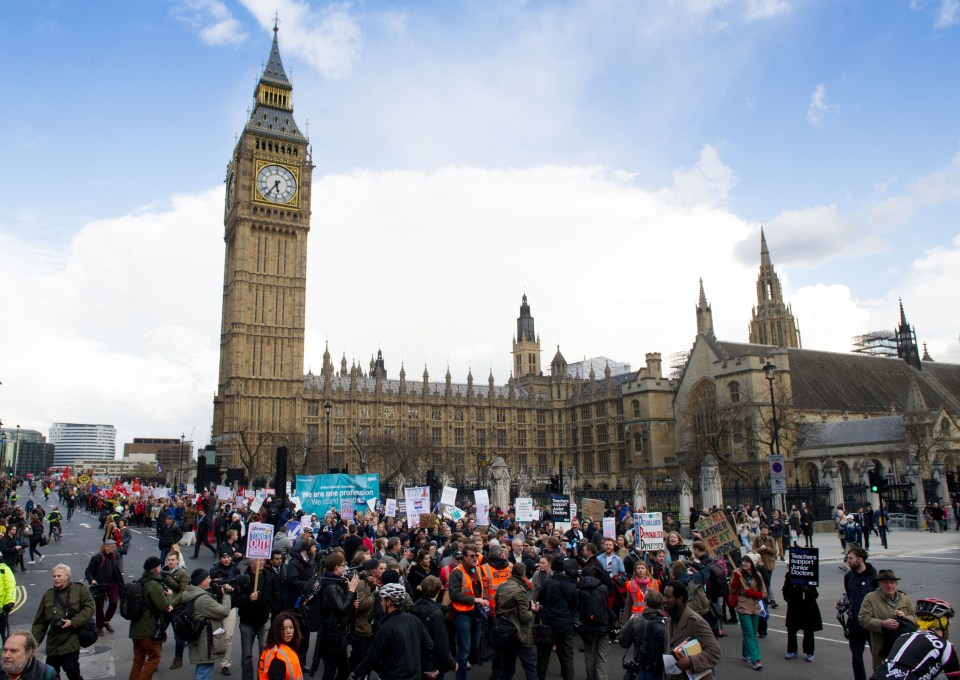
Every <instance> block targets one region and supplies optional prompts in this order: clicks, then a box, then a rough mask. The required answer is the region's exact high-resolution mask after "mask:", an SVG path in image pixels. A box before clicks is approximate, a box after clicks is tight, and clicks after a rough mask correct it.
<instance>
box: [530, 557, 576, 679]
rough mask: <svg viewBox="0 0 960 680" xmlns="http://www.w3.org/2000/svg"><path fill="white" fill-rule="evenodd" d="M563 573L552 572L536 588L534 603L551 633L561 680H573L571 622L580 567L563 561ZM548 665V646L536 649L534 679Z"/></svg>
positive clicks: (574, 612)
mask: <svg viewBox="0 0 960 680" xmlns="http://www.w3.org/2000/svg"><path fill="white" fill-rule="evenodd" d="M563 569H564V571H563V573H555V574H553V576H551V577H550V578H548V579H547V580H546V581H544V582H543V585H541V586H540V590H539V591H537V602H538V603H539V604H540V617H541V621H542V622H543V623H544V624H546V625H548V626H550V630H551V631H553V645H554V646H555V647H556V650H557V658H559V659H560V674H561V676H562V677H563V680H573V632H574V631H573V620H574V618H575V614H576V612H577V599H578V598H577V579H578V577H579V575H580V565H579V564H577V561H576V560H564V561H563ZM549 666H550V645H546V646H540V645H538V646H537V676H538V677H539V678H540V680H544V678H546V676H547V669H548V668H549Z"/></svg>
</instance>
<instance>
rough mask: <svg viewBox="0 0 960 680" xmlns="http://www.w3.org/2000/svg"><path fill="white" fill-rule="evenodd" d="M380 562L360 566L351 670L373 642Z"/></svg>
mask: <svg viewBox="0 0 960 680" xmlns="http://www.w3.org/2000/svg"><path fill="white" fill-rule="evenodd" d="M380 565H381V562H380V560H373V559H371V560H366V561H364V563H363V564H362V565H360V568H361V571H360V583H359V584H358V585H357V611H356V616H355V617H354V620H353V644H352V645H351V646H350V670H355V669H356V668H357V666H358V665H359V664H360V662H361V661H363V657H365V656H366V655H367V649H369V648H370V643H371V642H373V626H372V625H371V621H372V619H373V609H374V604H375V602H376V599H377V597H378V595H379V590H380V580H379V579H380Z"/></svg>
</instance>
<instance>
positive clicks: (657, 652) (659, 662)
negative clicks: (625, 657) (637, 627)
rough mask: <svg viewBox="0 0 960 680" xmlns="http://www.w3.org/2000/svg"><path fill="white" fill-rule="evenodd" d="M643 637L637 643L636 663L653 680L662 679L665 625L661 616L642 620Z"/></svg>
mask: <svg viewBox="0 0 960 680" xmlns="http://www.w3.org/2000/svg"><path fill="white" fill-rule="evenodd" d="M644 623H645V624H646V625H645V626H644V628H643V632H644V635H643V637H642V638H641V639H640V641H639V643H638V649H637V662H638V663H639V664H640V668H642V669H643V670H645V671H646V672H647V673H648V674H650V676H652V677H654V678H662V677H663V645H664V640H665V639H666V636H667V623H666V621H665V620H664V618H663V617H662V616H660V617H657V618H656V619H644Z"/></svg>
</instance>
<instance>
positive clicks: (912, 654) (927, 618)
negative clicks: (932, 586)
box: [870, 597, 960, 680]
mask: <svg viewBox="0 0 960 680" xmlns="http://www.w3.org/2000/svg"><path fill="white" fill-rule="evenodd" d="M916 612H917V624H918V625H919V626H920V630H918V631H916V632H914V633H904V634H903V635H901V636H900V637H898V638H897V639H896V641H895V642H894V643H893V647H891V649H890V654H889V655H887V658H886V660H884V662H883V663H882V664H880V666H879V667H878V668H877V670H875V671H874V672H873V675H871V676H870V680H892V679H893V678H907V677H909V678H917V680H932V678H935V677H944V678H948V679H950V680H956V679H957V678H960V660H958V659H957V650H955V649H954V648H953V645H952V644H951V643H950V641H949V640H947V637H948V635H949V626H950V619H952V618H953V614H954V612H953V607H951V606H950V603H949V602H946V601H945V600H940V599H937V598H935V597H928V598H924V599H922V600H918V601H917V606H916ZM940 673H942V674H943V675H942V676H939V674H940Z"/></svg>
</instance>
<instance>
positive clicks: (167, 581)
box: [160, 566, 190, 607]
mask: <svg viewBox="0 0 960 680" xmlns="http://www.w3.org/2000/svg"><path fill="white" fill-rule="evenodd" d="M160 578H161V579H162V580H163V585H165V586H166V587H167V588H169V589H170V590H172V591H173V595H171V596H170V604H172V605H173V606H174V607H179V606H180V601H181V599H183V593H184V591H185V590H186V589H187V586H189V585H190V574H188V573H187V570H186V569H185V568H184V567H181V566H178V567H177V568H176V569H174V570H173V571H167V568H166V567H164V568H163V571H161V572H160Z"/></svg>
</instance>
